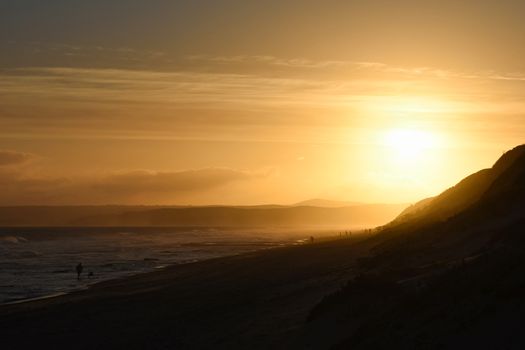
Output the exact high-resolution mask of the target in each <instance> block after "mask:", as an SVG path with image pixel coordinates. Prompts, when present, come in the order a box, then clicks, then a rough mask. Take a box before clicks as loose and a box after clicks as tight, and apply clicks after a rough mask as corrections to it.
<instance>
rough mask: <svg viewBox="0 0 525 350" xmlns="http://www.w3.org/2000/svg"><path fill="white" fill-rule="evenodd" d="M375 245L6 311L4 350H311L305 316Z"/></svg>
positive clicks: (256, 258) (224, 263)
mask: <svg viewBox="0 0 525 350" xmlns="http://www.w3.org/2000/svg"><path fill="white" fill-rule="evenodd" d="M371 245H372V244H371V242H370V241H367V240H362V239H358V238H354V239H342V240H335V241H331V242H324V243H316V244H307V245H303V246H295V247H285V248H277V249H272V250H266V251H259V252H254V253H248V254H243V255H237V256H231V257H225V258H218V259H212V260H207V261H202V262H197V263H192V264H186V265H178V266H171V267H168V268H166V269H163V270H160V271H156V272H151V273H146V274H142V275H137V276H132V277H129V278H124V279H120V280H113V281H108V282H102V283H100V284H97V285H95V286H93V287H91V288H90V289H89V290H86V291H80V292H74V293H72V294H68V295H65V296H59V297H56V298H51V299H43V300H37V301H32V302H27V303H21V304H16V305H4V306H1V307H0V338H1V339H2V343H3V345H4V346H5V347H4V348H6V349H28V348H54V349H60V348H76V349H95V348H97V349H115V348H128V349H174V348H176V349H268V348H273V349H276V348H277V349H290V348H308V344H304V339H303V338H304V337H303V334H302V332H303V331H304V330H303V325H304V324H305V321H306V317H307V316H308V313H309V312H310V310H311V309H312V308H313V306H314V305H315V304H316V303H317V302H319V301H320V300H321V299H322V297H323V296H325V295H326V294H328V293H331V292H333V291H334V290H336V289H337V288H339V287H340V285H341V284H342V283H344V282H346V281H347V280H348V279H350V278H351V277H353V276H354V274H355V273H356V268H355V264H356V259H357V258H359V257H362V256H365V255H367V254H368V250H369V248H370V247H371ZM326 345H328V344H326ZM316 348H318V347H317V346H316Z"/></svg>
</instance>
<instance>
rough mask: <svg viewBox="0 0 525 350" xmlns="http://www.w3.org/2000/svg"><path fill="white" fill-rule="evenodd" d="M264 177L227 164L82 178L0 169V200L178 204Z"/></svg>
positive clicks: (30, 202) (40, 202) (3, 201)
mask: <svg viewBox="0 0 525 350" xmlns="http://www.w3.org/2000/svg"><path fill="white" fill-rule="evenodd" d="M261 176H266V175H265V173H253V172H249V171H243V170H237V169H231V168H201V169H188V170H182V171H173V172H157V171H152V170H132V171H120V172H113V173H109V174H106V175H102V174H100V175H97V176H91V177H88V176H82V177H75V176H70V177H63V178H61V177H56V176H38V175H34V174H30V173H26V172H23V171H0V182H1V188H2V191H0V205H7V204H9V205H14V204H72V203H84V204H107V203H137V204H143V203H167V204H169V203H171V204H173V203H178V202H179V201H180V200H181V199H184V198H187V196H194V195H206V194H207V193H208V192H209V191H214V190H217V189H220V188H222V187H224V186H228V185H230V184H235V183H239V182H246V181H250V180H254V179H257V178H260V177H261Z"/></svg>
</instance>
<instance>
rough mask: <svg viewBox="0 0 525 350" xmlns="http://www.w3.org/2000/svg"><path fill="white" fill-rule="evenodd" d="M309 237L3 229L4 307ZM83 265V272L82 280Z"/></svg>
mask: <svg viewBox="0 0 525 350" xmlns="http://www.w3.org/2000/svg"><path fill="white" fill-rule="evenodd" d="M305 237H308V235H307V234H306V233H301V232H296V231H289V232H282V231H281V232H279V233H277V232H276V231H274V230H271V229H256V228H254V229H235V228H212V227H204V228H203V227H162V228H159V227H140V228H137V227H135V228H129V227H127V228H122V227H121V228H116V227H110V228H107V227H106V228H93V227H89V228H87V227H79V228H71V227H67V228H66V227H59V228H0V304H5V303H13V302H20V301H25V300H28V299H34V298H42V297H47V296H53V295H60V294H64V293H68V292H71V291H75V290H82V289H85V288H88V287H89V286H90V285H92V284H94V283H97V282H101V281H105V280H110V279H115V278H121V277H124V276H128V275H134V274H138V273H143V272H148V271H154V270H155V269H160V268H163V267H165V266H168V265H174V264H184V263H189V262H195V261H199V260H205V259H210V258H215V257H221V256H227V255H235V254H240V253H245V252H249V251H254V250H260V249H268V248H273V247H278V246H283V245H288V244H300V243H301V242H303V241H304V240H303V239H304V238H305ZM78 263H82V265H83V266H84V270H83V274H82V276H81V279H80V280H77V275H76V271H75V267H76V265H77V264H78ZM90 272H91V274H92V276H88V274H90Z"/></svg>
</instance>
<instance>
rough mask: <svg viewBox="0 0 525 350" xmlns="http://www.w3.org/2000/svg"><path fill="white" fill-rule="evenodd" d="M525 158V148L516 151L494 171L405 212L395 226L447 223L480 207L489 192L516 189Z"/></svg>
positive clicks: (479, 173)
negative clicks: (473, 208)
mask: <svg viewBox="0 0 525 350" xmlns="http://www.w3.org/2000/svg"><path fill="white" fill-rule="evenodd" d="M524 154H525V146H519V147H516V148H514V149H513V150H511V151H509V152H507V153H505V154H504V155H503V156H502V157H501V158H500V159H499V160H498V161H497V162H496V163H495V164H494V166H493V167H492V168H490V169H484V170H481V171H479V172H477V173H475V174H472V175H470V176H468V177H467V178H465V179H464V180H462V181H461V182H459V183H458V184H457V185H455V186H454V187H451V188H450V189H448V190H446V191H445V192H443V193H441V194H440V195H439V196H436V197H433V198H427V199H424V200H422V201H420V202H418V203H416V204H415V205H413V206H410V207H409V208H407V209H405V210H404V211H403V212H402V213H401V214H400V215H399V217H398V218H396V220H395V221H394V224H400V223H406V222H409V221H413V220H421V221H424V222H435V221H442V220H446V219H448V218H450V217H452V216H454V215H456V214H458V213H460V212H461V211H463V210H465V209H467V208H468V207H469V206H471V205H473V204H474V203H476V202H477V201H478V200H479V199H480V198H481V197H482V196H484V195H485V193H486V192H487V195H488V194H489V192H494V191H498V188H500V190H502V187H503V186H505V185H504V183H507V187H508V188H510V187H512V186H513V185H516V181H519V179H520V178H521V179H522V178H523V176H522V173H519V171H517V170H516V169H514V167H516V166H518V164H521V163H522V158H523V155H524ZM520 176H521V177H520ZM489 190H490V191H489Z"/></svg>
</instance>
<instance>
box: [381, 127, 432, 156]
mask: <svg viewBox="0 0 525 350" xmlns="http://www.w3.org/2000/svg"><path fill="white" fill-rule="evenodd" d="M383 141H384V142H383V143H384V145H385V146H386V147H387V148H388V149H389V150H390V151H391V155H390V156H391V157H392V158H394V160H396V161H398V162H403V163H405V162H406V163H414V162H417V161H418V160H420V159H421V158H423V157H424V156H425V154H426V153H427V151H428V150H429V149H430V148H432V147H433V146H434V145H435V143H436V137H435V135H434V134H432V133H431V132H427V131H422V130H417V129H391V130H388V131H386V132H385V135H384V139H383Z"/></svg>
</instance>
